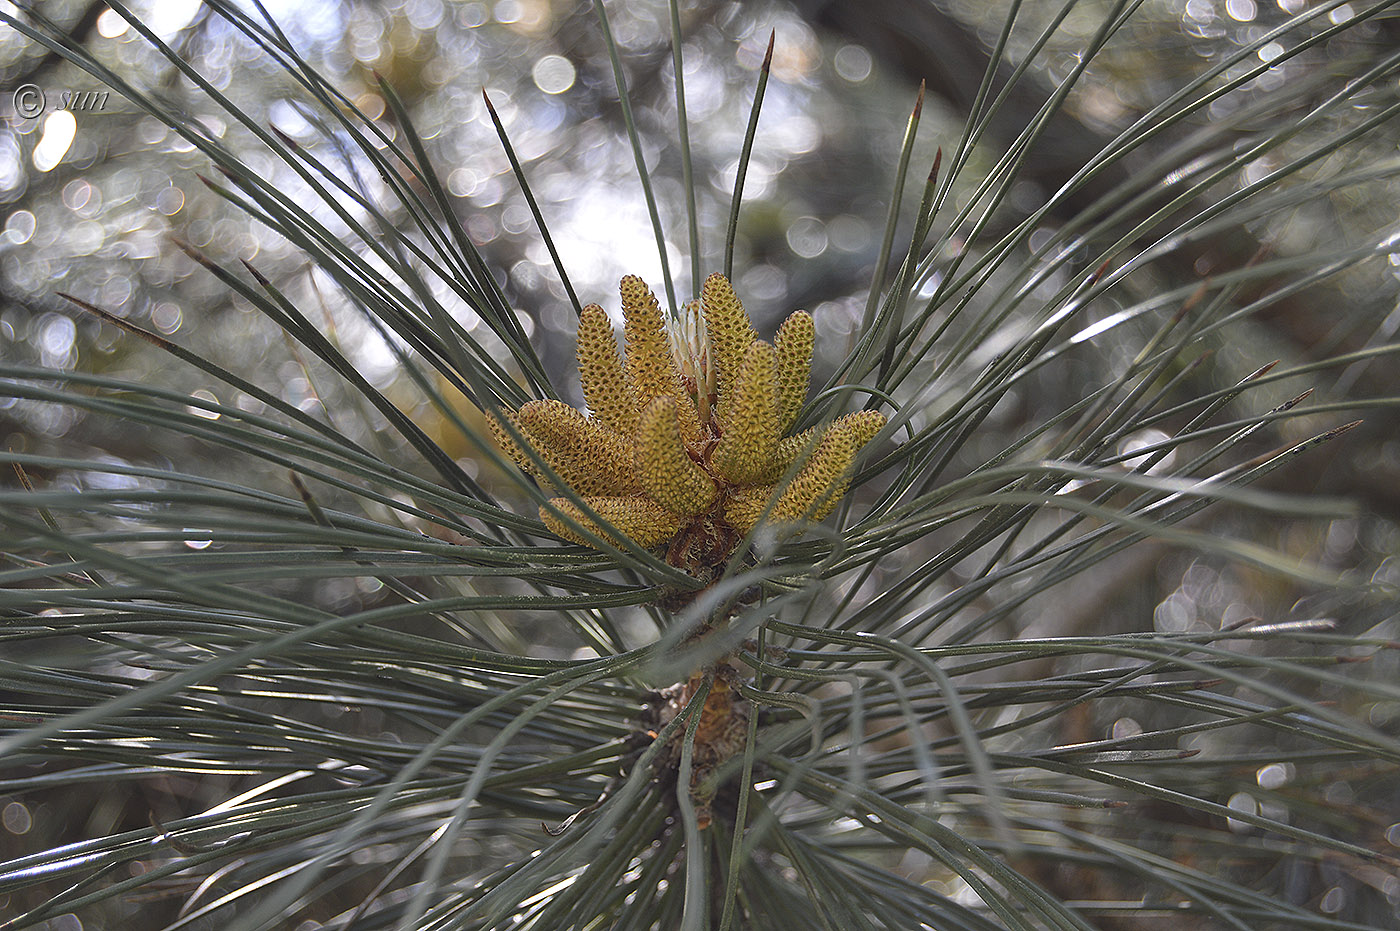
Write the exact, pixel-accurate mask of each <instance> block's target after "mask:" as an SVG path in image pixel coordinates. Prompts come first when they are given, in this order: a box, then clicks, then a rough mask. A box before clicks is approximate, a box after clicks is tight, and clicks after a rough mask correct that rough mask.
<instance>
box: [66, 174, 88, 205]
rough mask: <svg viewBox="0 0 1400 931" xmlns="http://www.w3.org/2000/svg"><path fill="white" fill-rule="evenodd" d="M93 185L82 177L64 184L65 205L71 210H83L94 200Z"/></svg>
mask: <svg viewBox="0 0 1400 931" xmlns="http://www.w3.org/2000/svg"><path fill="white" fill-rule="evenodd" d="M92 194H93V187H92V185H91V184H88V183H87V182H86V181H84V180H82V179H81V178H80V179H78V180H76V181H70V182H68V183H67V184H65V185H64V186H63V205H64V206H65V207H67V208H68V209H69V210H73V211H76V212H81V211H82V210H83V208H84V207H86V206H87V205H88V203H89V202H90V201H91V200H92Z"/></svg>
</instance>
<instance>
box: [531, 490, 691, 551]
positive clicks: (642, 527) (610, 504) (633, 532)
mask: <svg viewBox="0 0 1400 931" xmlns="http://www.w3.org/2000/svg"><path fill="white" fill-rule="evenodd" d="M583 500H585V501H586V502H588V506H589V507H591V508H592V509H593V510H595V511H597V512H598V515H599V516H600V517H602V518H603V519H604V520H606V521H607V522H608V523H610V524H612V525H613V526H614V527H616V528H617V529H618V530H619V531H621V532H622V534H623V535H624V536H626V537H627V538H628V539H630V540H632V542H634V543H636V544H637V545H638V546H641V547H652V546H656V545H657V544H659V543H665V542H666V541H667V540H669V539H671V538H672V537H674V536H675V535H676V534H677V533H679V532H680V529H681V527H682V525H683V524H684V523H685V518H684V517H681V516H680V515H679V514H673V513H671V512H670V511H668V510H666V509H665V508H663V507H662V506H661V505H659V504H657V503H656V502H654V501H649V500H648V499H646V498H641V497H627V498H617V497H606V498H592V497H585V498H584V499H583ZM549 503H550V504H552V505H554V506H555V507H557V508H558V509H559V510H560V511H563V512H564V513H565V514H567V515H569V517H572V518H573V519H574V520H575V521H577V522H578V523H580V524H582V525H583V526H585V527H587V528H588V529H590V530H592V531H593V532H594V533H596V534H598V536H600V537H602V538H603V539H605V540H607V541H609V542H611V543H612V544H613V545H615V546H616V545H620V541H619V540H618V539H617V536H616V535H615V534H613V533H610V532H609V531H607V530H604V529H603V528H602V527H599V526H598V525H597V524H596V523H595V522H594V521H593V519H592V518H590V517H586V516H584V513H583V511H581V510H579V508H578V507H577V506H576V505H575V504H574V503H573V502H572V501H570V500H569V499H567V498H551V499H550V501H549ZM540 520H542V521H544V524H545V526H546V527H548V528H549V529H550V530H551V531H552V532H553V533H555V534H556V535H557V536H560V537H563V538H564V539H565V540H569V541H570V542H573V543H581V544H583V545H584V546H592V545H593V544H592V543H590V542H589V541H588V540H587V539H585V538H584V537H583V536H582V535H580V534H578V533H576V532H575V531H574V530H573V528H571V527H570V526H569V525H568V524H566V523H565V522H564V521H562V520H560V519H559V518H558V517H556V516H555V515H554V514H551V513H550V512H549V511H548V510H547V509H546V508H543V507H542V508H540Z"/></svg>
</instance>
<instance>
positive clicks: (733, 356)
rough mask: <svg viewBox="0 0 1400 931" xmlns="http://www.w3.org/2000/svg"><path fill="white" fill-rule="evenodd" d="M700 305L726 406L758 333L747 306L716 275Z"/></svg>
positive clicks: (703, 291) (725, 280) (702, 293)
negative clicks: (750, 318) (726, 399)
mask: <svg viewBox="0 0 1400 931" xmlns="http://www.w3.org/2000/svg"><path fill="white" fill-rule="evenodd" d="M700 306H701V309H702V310H703V312H704V315H705V329H706V330H707V331H708V332H709V337H710V356H711V358H712V359H713V360H714V367H715V394H716V395H717V396H718V397H719V400H720V403H721V404H723V403H724V399H725V396H726V395H727V394H728V393H729V390H730V388H731V387H732V386H733V384H734V380H735V379H736V378H737V377H738V373H739V367H740V365H741V364H742V363H743V361H744V354H745V353H746V352H748V349H749V346H750V345H751V344H752V343H753V342H754V341H755V340H757V339H758V334H757V333H755V332H754V330H753V324H752V323H750V322H749V315H748V314H747V313H746V312H745V311H744V305H743V304H741V303H740V302H739V297H738V295H736V294H735V293H734V289H733V288H732V287H730V285H729V279H728V278H726V277H724V276H723V275H721V274H719V273H718V272H716V273H715V274H713V275H711V276H710V277H708V278H706V279H705V285H704V287H702V288H701V289H700Z"/></svg>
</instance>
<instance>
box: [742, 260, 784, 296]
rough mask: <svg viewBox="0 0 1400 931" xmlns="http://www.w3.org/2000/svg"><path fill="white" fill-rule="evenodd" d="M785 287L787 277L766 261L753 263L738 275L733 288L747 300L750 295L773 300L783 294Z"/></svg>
mask: <svg viewBox="0 0 1400 931" xmlns="http://www.w3.org/2000/svg"><path fill="white" fill-rule="evenodd" d="M786 289H787V277H786V276H785V275H784V274H783V273H782V272H781V271H779V270H778V269H777V268H774V267H773V266H772V265H769V264H767V263H766V262H765V263H764V264H762V265H755V266H754V267H752V268H750V269H749V270H748V271H746V272H744V273H743V274H742V275H740V276H739V280H738V282H736V286H735V288H734V290H735V291H737V292H738V293H740V294H742V295H744V299H745V300H748V298H749V297H750V296H752V297H753V298H754V299H756V300H760V301H774V300H777V299H778V298H780V297H782V296H783V292H784V291H785V290H786Z"/></svg>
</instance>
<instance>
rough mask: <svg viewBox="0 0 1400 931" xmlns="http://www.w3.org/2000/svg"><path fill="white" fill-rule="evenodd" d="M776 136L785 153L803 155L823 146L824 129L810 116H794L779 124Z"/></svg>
mask: <svg viewBox="0 0 1400 931" xmlns="http://www.w3.org/2000/svg"><path fill="white" fill-rule="evenodd" d="M774 136H775V138H776V140H778V141H779V144H780V145H781V146H782V148H783V150H784V151H785V152H790V153H792V154H794V155H801V154H804V153H806V152H811V151H813V150H814V149H816V147H817V146H818V145H820V144H821V141H822V128H821V124H820V123H818V122H817V121H816V120H814V119H812V118H811V117H810V116H807V115H805V114H793V115H792V116H789V117H788V118H787V119H785V120H783V121H782V122H781V123H779V124H778V128H777V130H776V131H775V133H774Z"/></svg>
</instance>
